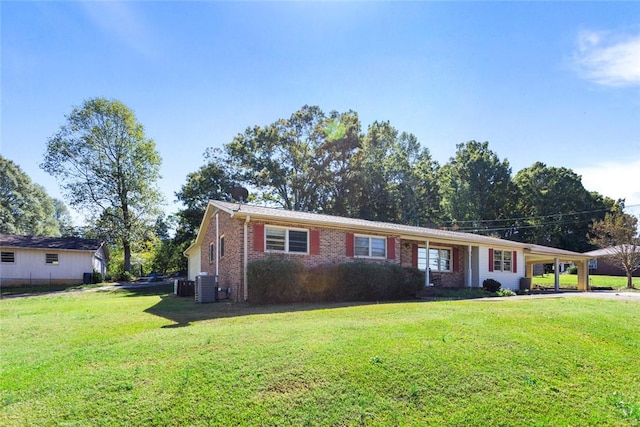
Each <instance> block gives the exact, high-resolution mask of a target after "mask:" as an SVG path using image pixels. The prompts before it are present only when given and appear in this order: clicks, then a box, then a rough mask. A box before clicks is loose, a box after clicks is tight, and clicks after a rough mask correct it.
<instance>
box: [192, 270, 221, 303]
mask: <svg viewBox="0 0 640 427" xmlns="http://www.w3.org/2000/svg"><path fill="white" fill-rule="evenodd" d="M217 290H218V281H217V277H216V276H203V275H199V276H196V289H195V291H196V292H195V294H196V295H195V296H196V302H199V303H203V302H216V293H217Z"/></svg>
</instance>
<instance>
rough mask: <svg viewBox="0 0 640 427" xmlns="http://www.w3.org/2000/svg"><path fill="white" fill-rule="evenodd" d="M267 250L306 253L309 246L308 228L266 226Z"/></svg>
mask: <svg viewBox="0 0 640 427" xmlns="http://www.w3.org/2000/svg"><path fill="white" fill-rule="evenodd" d="M265 240H266V246H265V248H266V250H268V251H273V252H293V253H300V254H306V253H307V252H308V248H309V232H308V231H307V230H298V229H289V228H280V227H265Z"/></svg>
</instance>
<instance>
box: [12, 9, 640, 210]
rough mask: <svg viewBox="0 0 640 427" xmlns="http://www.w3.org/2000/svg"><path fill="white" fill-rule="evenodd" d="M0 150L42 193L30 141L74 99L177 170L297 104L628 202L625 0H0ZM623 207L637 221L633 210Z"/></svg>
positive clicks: (631, 176) (48, 131)
mask: <svg viewBox="0 0 640 427" xmlns="http://www.w3.org/2000/svg"><path fill="white" fill-rule="evenodd" d="M0 8H1V9H0V12H1V19H2V22H1V23H2V29H1V31H2V33H1V35H2V52H1V54H2V58H1V59H2V62H1V63H2V69H1V71H2V75H1V82H2V101H1V108H2V111H1V113H2V115H1V117H2V128H1V137H2V139H1V146H0V153H2V155H3V156H5V157H6V158H8V159H11V160H13V161H14V162H16V163H17V164H18V165H19V166H20V167H21V168H22V169H23V170H24V171H25V172H26V173H27V174H28V175H29V176H30V177H31V178H32V179H33V180H34V181H35V182H37V183H39V184H41V185H43V186H44V187H45V188H46V190H47V192H48V193H49V195H51V196H52V197H57V198H62V196H61V193H60V190H59V188H58V185H57V183H56V181H55V180H54V179H53V178H51V177H50V176H49V175H47V174H46V173H44V172H43V171H42V170H40V168H39V164H40V163H41V161H42V158H43V155H44V151H45V147H46V142H47V139H48V138H49V137H51V136H52V135H53V134H54V133H55V132H56V131H57V130H58V128H59V126H60V125H62V124H63V123H64V120H65V115H67V114H69V113H70V111H71V109H72V108H73V107H74V106H79V105H81V104H82V102H83V101H84V100H86V99H89V98H93V97H98V96H100V97H107V98H115V99H118V100H120V101H122V102H124V103H125V104H126V105H127V106H128V107H129V108H131V109H132V110H133V111H134V112H135V113H136V115H137V118H138V120H139V121H140V122H141V123H142V124H143V125H144V126H145V131H146V134H147V136H148V137H150V138H153V139H154V140H155V142H156V145H157V150H158V151H159V153H160V155H161V156H162V158H163V165H162V175H163V179H162V181H161V182H160V188H161V190H162V191H163V193H164V194H165V195H166V198H167V206H166V210H167V212H172V211H175V210H176V209H177V208H178V206H177V205H175V204H173V202H174V199H175V197H174V193H175V192H176V191H178V190H179V189H180V187H181V186H182V185H183V184H184V183H185V180H186V175H187V173H189V172H192V171H195V170H197V169H198V168H199V167H200V166H201V165H202V164H203V153H204V151H205V149H206V148H207V147H220V146H222V145H223V144H225V143H227V142H229V141H231V140H232V139H233V137H234V136H235V135H236V134H237V133H240V132H243V131H244V129H245V128H247V127H249V126H253V125H266V124H269V123H272V122H273V121H275V120H277V119H279V118H284V117H289V116H290V115H291V114H292V113H293V112H294V111H296V110H297V109H299V108H300V107H301V106H303V105H305V104H309V105H318V106H320V107H321V108H322V109H323V110H324V111H325V112H327V113H328V112H329V111H331V110H337V111H346V110H349V109H351V110H354V111H356V112H357V113H358V114H359V116H360V119H361V122H362V124H363V128H365V129H366V127H367V126H368V125H369V124H371V123H372V122H373V121H375V120H388V121H390V122H391V124H392V125H394V126H395V127H396V128H397V129H399V130H401V131H406V132H410V133H413V134H415V135H416V136H417V137H418V139H419V141H420V142H421V144H422V145H423V146H425V147H427V148H429V150H430V151H431V153H432V155H433V157H434V158H435V159H436V160H438V161H439V162H440V163H441V164H444V163H446V162H447V161H448V159H449V158H450V157H451V156H453V155H454V154H455V147H456V144H458V143H461V142H465V141H469V140H472V139H474V140H478V141H489V147H490V148H491V149H492V150H493V151H494V152H496V153H497V154H498V156H499V157H500V158H501V159H504V158H506V159H508V160H509V162H510V164H511V167H512V169H513V173H514V174H515V173H516V172H517V171H519V170H521V169H523V168H526V167H528V166H531V165H532V164H533V163H534V162H536V161H542V162H544V163H546V164H547V165H549V166H563V167H567V168H571V169H573V170H574V171H576V172H577V173H579V174H581V175H582V177H583V184H584V185H585V187H586V188H587V189H588V190H591V191H598V192H600V193H601V194H603V195H606V196H609V197H612V198H626V200H627V205H640V2H607V3H599V2H487V3H485V2H320V3H305V2H275V3H271V2H257V3H254V2H237V3H235V2H205V1H202V2H5V1H3V2H2V3H1V4H0ZM634 210H635V211H636V212H637V213H640V209H635V208H634Z"/></svg>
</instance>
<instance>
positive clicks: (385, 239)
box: [353, 234, 387, 259]
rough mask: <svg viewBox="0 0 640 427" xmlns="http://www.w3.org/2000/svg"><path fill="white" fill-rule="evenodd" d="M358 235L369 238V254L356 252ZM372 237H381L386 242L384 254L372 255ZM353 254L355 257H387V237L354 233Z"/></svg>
mask: <svg viewBox="0 0 640 427" xmlns="http://www.w3.org/2000/svg"><path fill="white" fill-rule="evenodd" d="M358 237H365V238H367V239H369V255H358V254H356V239H357V238H358ZM371 239H380V240H382V241H383V242H384V256H372V255H371ZM353 256H354V258H371V259H387V238H386V237H383V236H374V235H370V234H354V235H353Z"/></svg>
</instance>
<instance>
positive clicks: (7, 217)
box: [0, 156, 60, 237]
mask: <svg viewBox="0 0 640 427" xmlns="http://www.w3.org/2000/svg"><path fill="white" fill-rule="evenodd" d="M55 212H56V208H55V207H54V201H53V200H52V199H51V198H50V197H49V196H48V195H47V193H46V191H45V189H44V187H42V186H40V185H38V184H36V183H34V182H33V181H31V178H29V176H28V175H27V174H25V173H24V172H23V171H22V169H21V168H20V167H19V166H18V165H16V164H15V163H14V162H13V161H11V160H8V159H5V158H4V157H3V156H0V233H6V234H20V235H33V236H51V237H57V236H60V223H59V222H58V221H57V220H56V217H55V216H54V214H55Z"/></svg>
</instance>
